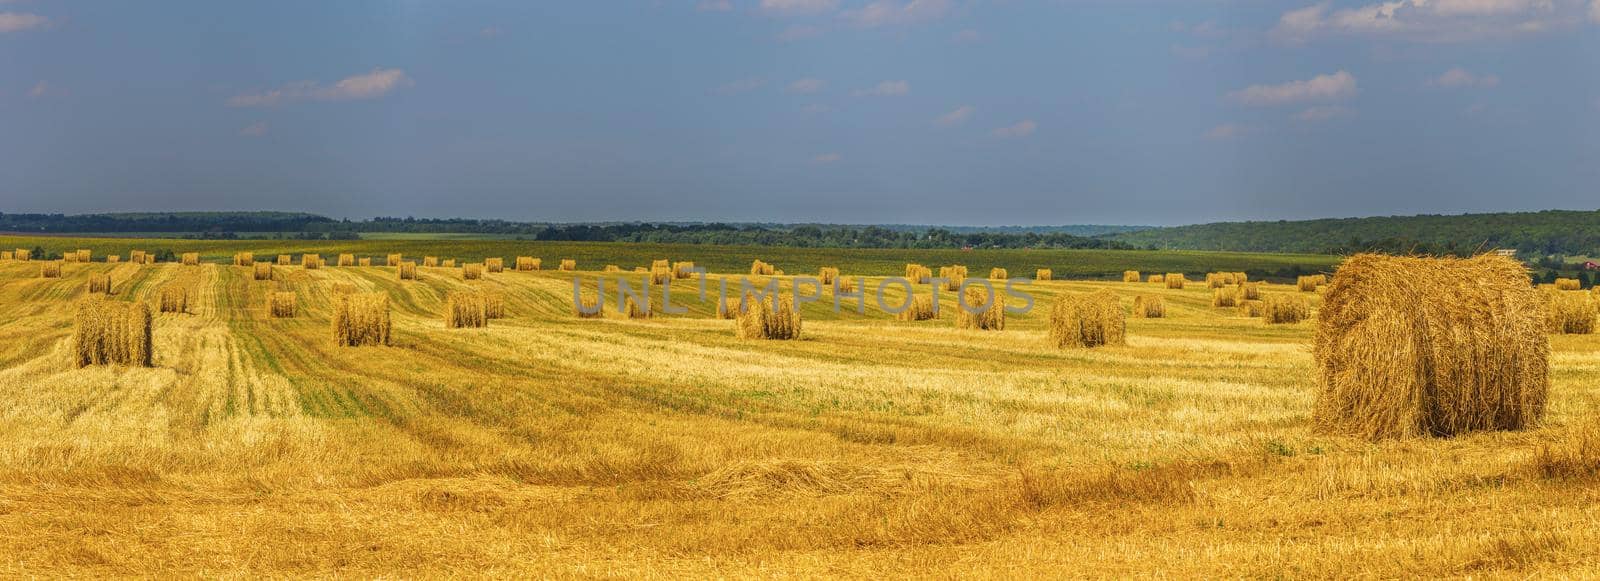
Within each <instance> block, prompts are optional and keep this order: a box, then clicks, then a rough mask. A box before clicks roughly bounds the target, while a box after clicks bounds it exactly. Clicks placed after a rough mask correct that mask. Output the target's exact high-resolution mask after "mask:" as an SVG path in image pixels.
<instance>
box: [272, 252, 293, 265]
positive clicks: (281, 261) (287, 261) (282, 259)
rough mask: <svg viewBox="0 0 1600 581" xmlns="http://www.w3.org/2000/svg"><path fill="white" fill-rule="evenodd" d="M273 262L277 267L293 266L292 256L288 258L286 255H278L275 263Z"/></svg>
mask: <svg viewBox="0 0 1600 581" xmlns="http://www.w3.org/2000/svg"><path fill="white" fill-rule="evenodd" d="M275 262H276V264H277V265H278V266H293V265H294V257H293V256H289V255H287V254H279V255H278V260H277V261H275Z"/></svg>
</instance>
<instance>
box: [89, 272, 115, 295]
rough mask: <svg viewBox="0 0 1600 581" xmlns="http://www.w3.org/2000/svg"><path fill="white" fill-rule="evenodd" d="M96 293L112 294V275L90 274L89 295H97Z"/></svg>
mask: <svg viewBox="0 0 1600 581" xmlns="http://www.w3.org/2000/svg"><path fill="white" fill-rule="evenodd" d="M95 293H99V294H107V295H108V294H111V275H110V274H90V275H89V294H95Z"/></svg>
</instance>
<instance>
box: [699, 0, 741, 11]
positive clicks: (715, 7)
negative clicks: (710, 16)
mask: <svg viewBox="0 0 1600 581" xmlns="http://www.w3.org/2000/svg"><path fill="white" fill-rule="evenodd" d="M694 9H695V10H698V11H700V12H727V11H729V10H733V3H732V2H729V1H728V0H700V1H699V2H697V3H695V5H694Z"/></svg>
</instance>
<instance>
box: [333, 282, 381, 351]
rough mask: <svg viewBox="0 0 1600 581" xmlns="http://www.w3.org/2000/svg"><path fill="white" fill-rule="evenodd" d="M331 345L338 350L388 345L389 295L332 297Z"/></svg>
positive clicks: (352, 294) (339, 295)
mask: <svg viewBox="0 0 1600 581" xmlns="http://www.w3.org/2000/svg"><path fill="white" fill-rule="evenodd" d="M332 327H333V341H334V344H335V345H338V346H340V347H360V346H365V345H373V346H383V345H388V344H389V330H390V324H389V295H386V294H383V293H349V294H335V295H334V297H333V319H332Z"/></svg>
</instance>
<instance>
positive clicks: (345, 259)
mask: <svg viewBox="0 0 1600 581" xmlns="http://www.w3.org/2000/svg"><path fill="white" fill-rule="evenodd" d="M334 264H336V265H338V266H341V267H343V266H355V265H356V255H354V254H350V253H348V252H345V253H341V254H339V261H338V262H335V263H334Z"/></svg>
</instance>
